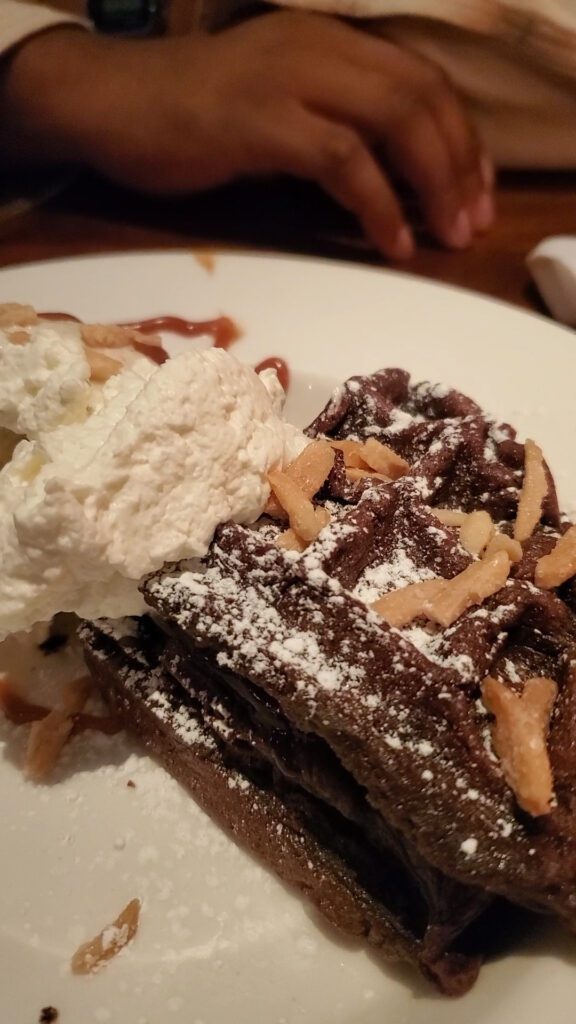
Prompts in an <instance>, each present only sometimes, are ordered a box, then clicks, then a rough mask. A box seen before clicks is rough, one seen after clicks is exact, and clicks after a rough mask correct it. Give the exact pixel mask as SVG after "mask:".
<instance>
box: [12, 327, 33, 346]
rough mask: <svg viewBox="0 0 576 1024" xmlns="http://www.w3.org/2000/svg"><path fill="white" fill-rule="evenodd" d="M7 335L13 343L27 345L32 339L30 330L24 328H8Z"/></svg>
mask: <svg viewBox="0 0 576 1024" xmlns="http://www.w3.org/2000/svg"><path fill="white" fill-rule="evenodd" d="M6 337H7V338H8V341H9V342H11V344H12V345H27V344H28V342H29V341H30V335H29V334H28V331H22V330H15V331H13V330H7V331H6Z"/></svg>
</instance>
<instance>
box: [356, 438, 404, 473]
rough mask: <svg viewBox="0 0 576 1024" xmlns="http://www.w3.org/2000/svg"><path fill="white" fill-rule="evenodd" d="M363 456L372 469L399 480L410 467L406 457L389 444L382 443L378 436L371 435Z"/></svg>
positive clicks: (365, 445) (363, 450)
mask: <svg viewBox="0 0 576 1024" xmlns="http://www.w3.org/2000/svg"><path fill="white" fill-rule="evenodd" d="M362 458H363V459H364V462H365V463H366V464H367V465H368V466H369V467H370V469H374V470H376V472H377V473H382V474H383V475H384V476H387V477H389V479H390V480H397V479H398V477H401V476H405V474H406V473H407V472H408V470H409V469H410V466H409V465H408V463H407V462H406V459H403V458H401V457H400V455H397V454H396V452H395V451H393V450H392V448H389V447H388V445H387V444H382V443H381V442H380V441H377V440H376V438H374V437H370V438H369V439H368V441H366V442H365V444H364V447H363V449H362Z"/></svg>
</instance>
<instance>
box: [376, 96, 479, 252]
mask: <svg viewBox="0 0 576 1024" xmlns="http://www.w3.org/2000/svg"><path fill="white" fill-rule="evenodd" d="M386 153H387V156H388V159H389V161H390V163H391V164H392V165H393V166H394V167H395V168H396V170H397V171H398V172H399V173H400V174H402V176H403V177H404V178H405V180H406V181H408V182H409V183H410V185H411V186H412V187H413V188H414V190H415V192H416V193H417V194H418V196H419V198H420V202H421V205H422V208H423V210H424V213H425V215H426V219H427V221H428V224H429V225H430V228H431V229H432V231H433V232H434V234H435V235H436V236H437V237H438V238H439V239H440V240H441V241H442V242H444V244H445V245H447V246H449V247H450V248H453V249H464V248H466V247H467V246H468V245H470V242H471V241H472V234H473V227H472V222H471V218H470V213H469V208H468V203H469V202H470V197H469V196H468V195H467V194H466V191H465V189H464V188H463V182H462V179H461V178H460V177H459V176H458V174H457V172H456V170H455V167H454V163H453V161H452V158H451V154H450V151H449V149H448V146H447V145H446V142H445V139H444V137H443V136H442V134H441V132H440V131H439V129H438V125H437V123H436V121H435V120H434V118H433V117H432V115H431V114H430V112H429V110H427V109H426V108H425V107H423V108H420V109H418V110H417V111H415V112H414V114H413V116H412V117H411V119H410V123H409V126H408V127H407V126H406V125H405V124H404V123H402V124H397V125H395V126H394V130H393V132H392V134H391V135H390V137H389V138H388V139H387V142H386ZM472 201H473V200H472Z"/></svg>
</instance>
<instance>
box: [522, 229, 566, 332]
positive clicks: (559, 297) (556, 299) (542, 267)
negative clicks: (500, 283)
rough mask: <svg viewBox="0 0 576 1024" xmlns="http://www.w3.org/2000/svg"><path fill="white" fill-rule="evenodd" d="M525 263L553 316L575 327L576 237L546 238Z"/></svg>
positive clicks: (558, 236) (559, 236) (557, 236)
mask: <svg viewBox="0 0 576 1024" xmlns="http://www.w3.org/2000/svg"><path fill="white" fill-rule="evenodd" d="M526 263H527V265H528V269H529V271H530V273H531V275H532V278H533V280H534V283H535V285H536V287H537V288H538V291H539V292H540V294H541V296H542V298H543V299H544V302H545V303H546V305H547V306H548V309H549V310H550V312H551V313H552V316H553V317H554V318H555V319H556V320H560V321H561V323H563V324H568V325H569V326H570V327H576V235H556V236H554V237H553V238H545V239H544V241H542V242H540V244H539V245H537V246H536V248H535V249H533V250H532V252H531V253H529V255H528V257H527V259H526Z"/></svg>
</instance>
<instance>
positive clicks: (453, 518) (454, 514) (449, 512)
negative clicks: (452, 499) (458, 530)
mask: <svg viewBox="0 0 576 1024" xmlns="http://www.w3.org/2000/svg"><path fill="white" fill-rule="evenodd" d="M431 511H432V512H433V513H434V515H435V516H436V518H437V519H439V520H440V522H441V523H444V526H462V523H464V522H465V521H466V519H467V513H466V512H460V511H459V509H455V508H433V509H432V510H431Z"/></svg>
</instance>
